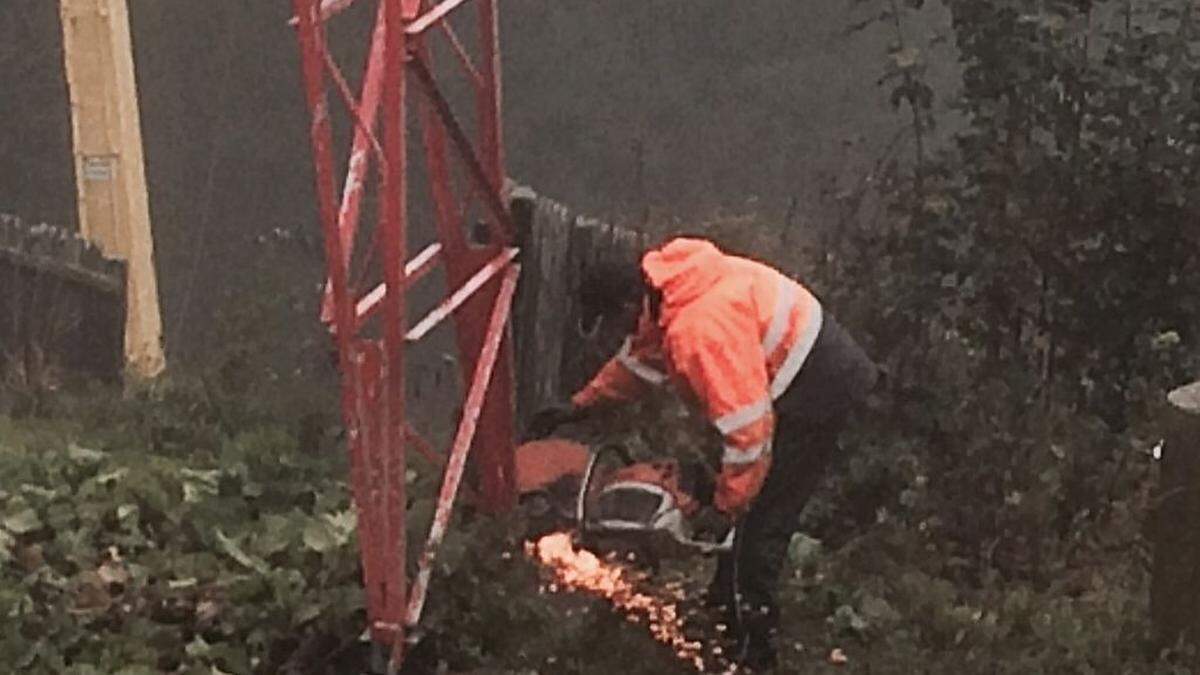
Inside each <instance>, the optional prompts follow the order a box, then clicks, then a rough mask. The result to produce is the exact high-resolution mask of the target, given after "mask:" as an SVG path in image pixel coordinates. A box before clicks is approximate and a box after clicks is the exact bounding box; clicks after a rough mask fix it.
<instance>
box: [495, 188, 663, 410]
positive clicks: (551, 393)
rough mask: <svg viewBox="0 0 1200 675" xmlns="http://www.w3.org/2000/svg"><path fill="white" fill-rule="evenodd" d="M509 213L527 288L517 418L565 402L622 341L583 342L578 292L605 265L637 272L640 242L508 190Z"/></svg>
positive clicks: (518, 316) (518, 311) (522, 297)
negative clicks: (620, 264)
mask: <svg viewBox="0 0 1200 675" xmlns="http://www.w3.org/2000/svg"><path fill="white" fill-rule="evenodd" d="M509 194H510V212H511V213H512V216H513V221H514V226H515V227H516V230H517V245H518V247H520V249H521V259H520V260H521V265H522V274H521V284H520V287H519V289H518V295H517V300H516V307H515V309H514V315H513V330H514V331H515V333H516V340H515V341H514V344H515V345H516V346H517V354H516V360H517V383H516V386H517V416H518V418H519V419H521V420H523V421H524V420H528V419H529V416H530V415H532V414H533V413H534V412H536V411H537V410H539V409H540V408H542V407H543V406H546V405H548V404H551V403H555V402H561V401H562V400H564V399H565V398H566V397H567V396H569V395H570V394H571V393H572V392H573V391H574V390H575V389H576V388H578V387H579V386H581V385H582V384H583V383H584V382H585V381H586V378H587V377H588V376H590V375H591V374H592V372H594V371H595V369H596V368H598V367H599V366H600V365H601V364H602V363H603V362H604V360H605V359H607V358H608V357H610V356H611V355H612V354H613V353H615V352H616V350H617V348H618V346H619V345H620V340H621V339H622V338H623V337H624V336H621V335H615V334H609V333H601V334H599V335H594V336H584V335H581V334H580V332H579V330H578V324H579V316H580V311H579V306H578V289H579V285H580V282H581V280H582V278H583V276H584V274H585V273H586V271H587V270H588V269H589V268H590V267H592V266H593V265H596V264H597V263H599V262H601V261H611V260H626V261H628V262H629V263H631V264H633V263H635V262H636V261H637V258H638V255H639V254H640V252H641V251H642V249H643V248H644V245H645V240H644V238H643V237H642V235H641V234H639V233H637V232H635V231H633V230H629V229H626V228H622V227H616V226H612V225H609V224H608V223H604V222H601V221H599V220H595V219H591V218H585V217H582V216H579V215H577V214H575V213H573V212H572V211H571V210H570V209H568V208H567V207H566V206H564V205H562V204H560V203H558V202H556V201H554V200H552V199H548V198H546V197H542V196H539V195H538V194H537V193H535V192H534V191H533V190H531V189H529V188H527V187H520V186H509Z"/></svg>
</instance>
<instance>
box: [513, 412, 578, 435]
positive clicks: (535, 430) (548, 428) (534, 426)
mask: <svg viewBox="0 0 1200 675" xmlns="http://www.w3.org/2000/svg"><path fill="white" fill-rule="evenodd" d="M585 415H586V413H585V412H584V410H583V409H581V408H577V407H575V406H573V405H555V406H550V407H548V408H543V409H542V410H539V411H538V412H536V413H534V415H533V418H532V419H531V420H529V428H528V429H527V432H528V434H527V435H528V436H529V437H530V438H534V439H537V438H545V437H546V436H549V435H550V434H552V433H554V431H555V430H556V429H558V428H559V427H561V426H562V425H564V424H569V423H571V422H577V421H579V420H581V419H583V417H584V416H585Z"/></svg>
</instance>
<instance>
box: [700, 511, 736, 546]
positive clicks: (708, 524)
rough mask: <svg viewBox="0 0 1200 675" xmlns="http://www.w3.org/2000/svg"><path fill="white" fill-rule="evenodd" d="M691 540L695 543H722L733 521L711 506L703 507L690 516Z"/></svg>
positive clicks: (731, 527)
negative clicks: (695, 541)
mask: <svg viewBox="0 0 1200 675" xmlns="http://www.w3.org/2000/svg"><path fill="white" fill-rule="evenodd" d="M691 525H692V538H694V539H696V540H697V541H711V542H722V541H725V538H726V537H727V536H729V531H730V530H732V529H733V520H732V519H731V518H730V517H729V516H727V515H725V514H724V513H721V512H720V511H718V510H717V509H716V508H714V507H712V506H705V507H703V508H701V509H700V510H699V511H697V512H696V515H694V516H692V522H691Z"/></svg>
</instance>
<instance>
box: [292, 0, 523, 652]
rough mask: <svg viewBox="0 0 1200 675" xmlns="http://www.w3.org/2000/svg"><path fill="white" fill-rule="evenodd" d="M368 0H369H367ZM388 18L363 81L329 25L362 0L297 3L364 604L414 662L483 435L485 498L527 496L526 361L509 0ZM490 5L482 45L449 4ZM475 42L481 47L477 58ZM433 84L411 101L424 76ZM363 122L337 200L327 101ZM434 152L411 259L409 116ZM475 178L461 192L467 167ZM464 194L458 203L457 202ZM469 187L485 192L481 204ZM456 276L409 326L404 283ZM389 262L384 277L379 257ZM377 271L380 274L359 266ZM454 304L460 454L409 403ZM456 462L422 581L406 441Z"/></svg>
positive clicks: (406, 1) (414, 8)
mask: <svg viewBox="0 0 1200 675" xmlns="http://www.w3.org/2000/svg"><path fill="white" fill-rule="evenodd" d="M363 1H366V0H363ZM377 1H378V10H377V12H376V19H375V27H374V31H373V33H372V37H371V47H370V51H369V56H368V57H367V64H366V68H365V72H364V74H363V78H362V81H361V87H360V90H359V91H357V92H356V91H355V90H354V88H353V87H352V86H351V84H350V83H349V81H348V80H347V78H346V77H344V76H343V74H342V70H341V69H340V68H339V66H338V64H337V62H336V61H335V59H334V58H333V56H332V54H331V51H330V49H329V45H328V43H327V39H326V22H328V21H330V20H332V19H333V18H334V17H335V16H336V15H337V14H338V13H340V12H341V11H343V10H345V9H346V8H348V7H349V6H351V5H352V4H353V3H354V0H292V4H293V9H294V11H295V17H294V18H293V21H292V23H293V25H295V26H296V28H297V34H298V37H299V42H300V51H301V56H302V70H303V78H304V86H305V94H306V99H307V103H308V109H309V112H310V113H311V117H312V125H311V128H310V142H311V144H312V152H313V159H314V165H315V170H316V193H317V203H318V208H319V215H320V221H321V227H322V229H323V232H324V239H325V258H326V265H327V274H328V282H327V284H326V291H325V298H324V303H323V306H322V320H323V321H325V322H326V323H327V325H328V326H329V328H330V331H331V333H332V335H333V337H334V340H335V342H336V346H337V352H338V364H339V369H340V372H341V378H342V417H343V419H344V421H345V424H346V428H347V432H348V433H347V437H348V439H349V452H350V471H351V484H352V486H353V491H354V499H355V503H356V505H357V507H358V528H359V541H360V545H361V549H362V560H363V575H364V585H365V587H366V595H367V613H368V619H369V622H370V629H371V634H372V637H373V639H374V640H375V641H376V642H377V643H379V644H381V645H383V646H385V647H389V648H390V649H391V663H392V665H393V666H397V665H398V664H399V663H400V661H401V660H402V659H403V655H404V644H405V640H404V638H405V635H406V634H407V633H408V632H409V629H411V628H412V627H413V626H415V625H416V624H417V622H418V621H419V620H420V616H421V610H422V607H423V606H424V602H425V593H426V590H427V587H428V583H429V576H430V570H431V569H432V565H433V561H434V557H435V555H436V553H437V549H438V545H439V544H440V543H441V540H442V537H443V536H444V534H445V531H446V527H447V525H448V523H449V521H450V515H451V510H452V508H453V504H454V500H455V496H456V495H457V493H458V489H459V484H460V481H461V480H462V477H463V474H464V469H465V466H466V459H467V454H468V452H469V451H470V450H471V449H472V447H473V448H474V451H475V456H476V459H477V466H478V469H479V471H478V473H479V485H478V501H479V503H480V504H481V505H482V506H483V507H484V508H485V509H487V510H490V511H494V512H499V511H503V510H505V509H507V508H509V507H510V506H511V505H512V504H513V503H514V502H515V499H516V493H515V487H514V482H513V466H512V462H513V455H512V438H513V429H512V425H513V419H512V418H513V401H512V398H513V386H512V381H513V372H512V346H511V344H510V339H509V328H508V326H509V321H508V319H509V314H510V311H511V308H512V300H513V294H514V291H515V288H516V281H517V276H518V274H519V269H520V267H519V265H518V264H517V263H516V262H515V260H516V254H517V250H516V249H515V248H514V247H513V242H514V236H515V232H514V228H513V224H512V221H511V219H510V217H509V213H508V209H507V207H506V206H505V204H504V200H503V194H502V190H503V180H504V169H503V167H504V153H503V138H502V134H501V129H500V66H499V49H498V45H499V42H498V25H497V3H498V0H442V1H441V2H437V3H434V2H430V1H429V0H377ZM467 4H474V5H475V9H476V11H477V16H476V22H475V23H476V26H477V27H476V30H477V32H478V35H477V43H475V44H474V48H473V49H471V47H472V45H471V44H469V43H467V41H464V40H463V39H461V38H460V37H459V35H457V34H456V33H455V32H454V30H453V28H452V27H451V26H450V24H449V19H450V17H451V16H452V15H453V14H454V13H455V12H456V10H461V9H462V8H463V6H464V5H467ZM437 36H441V38H440V39H444V40H445V41H446V43H447V45H448V47H449V49H450V50H451V51H452V53H453V54H454V57H455V59H454V61H455V62H456V63H458V64H459V65H460V66H461V67H462V70H463V72H464V73H465V75H466V78H467V81H468V83H469V84H470V86H471V88H472V89H473V92H474V96H473V107H474V119H473V122H474V132H473V133H472V132H471V131H470V130H468V129H467V128H465V127H464V125H463V124H462V123H461V122H460V119H459V118H458V117H456V116H455V114H454V110H453V106H452V105H451V102H450V100H449V99H448V98H447V96H446V95H444V94H443V90H442V88H441V86H440V85H439V82H438V79H437V77H436V76H435V72H434V69H433V67H432V63H431V61H432V55H433V52H432V50H431V45H430V43H429V42H430V40H433V39H437ZM472 53H473V54H474V55H472ZM414 85H415V88H416V90H417V91H418V92H419V94H420V95H421V96H420V97H419V98H417V97H414V98H417V100H415V101H412V102H410V101H409V98H410V96H409V89H410V87H411V86H414ZM331 99H332V100H334V101H337V102H338V103H339V104H340V105H339V106H337V107H338V109H339V110H341V109H344V110H345V112H346V114H348V115H349V121H350V122H351V123H352V124H353V130H354V135H353V141H352V142H351V146H350V154H349V158H348V163H347V167H348V168H347V171H346V177H345V181H344V183H343V185H342V189H341V197H340V200H339V198H338V196H337V195H338V191H337V185H336V184H335V182H334V181H335V176H334V172H335V164H334V147H333V146H334V133H333V124H332V120H331V115H332V111H331V105H330V100H331ZM414 109H415V119H416V121H417V122H418V123H419V127H420V141H421V145H423V147H424V150H425V162H426V169H427V174H428V178H429V183H430V189H431V193H432V194H431V197H432V200H431V201H432V204H433V209H434V213H433V219H434V221H435V222H436V225H437V232H438V240H439V241H438V242H436V243H433V244H431V245H430V246H428V247H427V248H425V249H424V250H423V251H421V252H420V253H418V254H417V255H416V256H415V257H413V258H412V259H411V260H410V259H409V258H408V247H407V243H408V229H409V228H408V218H409V215H410V205H409V195H408V186H409V174H408V171H409V166H408V150H409V147H408V146H409V140H410V139H409V138H408V135H407V132H406V130H407V129H408V128H409V127H410V125H409V119H408V118H409V116H410V114H412V113H413V112H414ZM453 161H456V162H457V167H458V168H459V170H460V171H461V172H462V174H463V175H464V176H465V179H466V182H467V189H466V190H463V192H464V194H463V195H459V194H456V191H457V190H456V185H455V181H454V168H455V166H456V165H455V164H454V163H452V162H453ZM372 166H374V167H375V174H376V177H377V178H376V180H377V181H378V182H377V187H378V189H377V191H376V192H377V195H378V202H379V212H378V217H377V219H376V223H375V227H374V228H373V229H372V231H371V232H370V233H369V235H365V236H364V234H363V230H364V229H368V228H360V227H359V223H360V221H361V219H362V218H361V216H362V205H363V198H364V193H365V188H366V182H367V180H368V176H369V174H370V172H371V167H372ZM460 200H461V201H460ZM469 200H474V201H473V202H471V201H469ZM468 203H475V204H479V205H481V206H482V207H483V208H484V209H485V212H486V214H487V215H486V216H485V222H486V224H487V226H488V230H489V241H490V243H489V244H487V245H482V246H481V245H469V244H468V238H467V236H466V232H465V225H466V223H464V222H463V219H464V216H463V214H464V213H466V212H467V208H466V205H467V204H468ZM439 261H440V262H442V263H443V264H444V265H445V268H446V279H447V283H448V285H449V288H450V289H451V290H450V291H449V292H448V293H447V296H446V298H445V300H444V301H443V302H442V303H441V304H440V305H439V306H438V307H436V308H435V309H434V310H433V311H432V312H430V313H429V314H428V315H427V316H425V317H424V318H423V319H421V320H420V321H416V322H412V323H411V324H410V322H409V317H408V312H407V306H406V303H405V292H406V290H407V289H408V288H409V287H411V286H412V285H413V284H415V283H416V282H417V281H418V280H420V278H421V277H422V276H424V275H425V274H426V273H427V272H428V271H429V270H430V269H431V268H432V267H433V265H434V264H436V263H437V262H439ZM379 269H381V270H382V273H381V274H380V273H379V272H378V271H377V270H379ZM368 273H373V274H375V275H376V277H379V278H376V279H374V280H372V281H370V283H365V284H364V283H362V282H359V281H358V279H359V278H370V277H369V275H368ZM450 316H453V317H454V319H455V326H456V336H457V341H458V348H459V352H460V354H461V359H460V362H461V363H462V364H463V368H464V375H465V376H464V381H466V382H469V383H470V386H469V388H468V390H467V394H466V399H465V401H464V404H463V413H462V419H461V421H460V422H459V425H458V431H457V433H456V434H455V436H454V441H453V443H452V445H451V447H450V450H449V453H448V454H447V455H445V456H443V455H439V454H436V453H434V452H433V451H432V450H431V449H430V447H429V444H428V443H426V442H425V441H424V440H423V439H421V438H420V436H419V435H418V434H417V432H416V430H415V429H414V428H413V426H412V425H411V424H410V423H409V421H408V419H407V418H406V414H405V396H404V392H405V383H404V364H405V349H406V346H407V345H409V344H411V343H413V342H416V341H417V340H419V339H421V338H422V337H423V336H425V335H426V334H427V333H428V332H429V331H430V330H431V329H432V328H433V327H434V326H436V325H438V324H439V323H440V322H442V321H443V320H445V319H446V318H447V317H450ZM408 445H412V446H413V447H414V448H415V449H417V450H418V452H420V453H422V454H423V455H425V456H426V457H427V458H429V459H431V460H432V461H434V462H435V463H436V464H437V465H440V466H443V467H444V470H445V473H444V478H443V483H442V488H441V491H440V493H439V495H438V502H437V509H436V513H435V516H434V520H433V524H432V527H431V528H430V532H429V536H428V540H427V541H426V543H425V548H424V549H423V551H422V553H421V555H420V556H419V558H418V562H417V566H416V570H417V571H416V575H415V578H414V580H413V582H412V584H411V586H410V584H409V579H408V578H407V574H406V573H405V569H406V560H408V549H407V542H406V541H405V534H404V533H405V515H406V513H405V505H406V496H405V473H406V471H405V469H406V461H407V447H408Z"/></svg>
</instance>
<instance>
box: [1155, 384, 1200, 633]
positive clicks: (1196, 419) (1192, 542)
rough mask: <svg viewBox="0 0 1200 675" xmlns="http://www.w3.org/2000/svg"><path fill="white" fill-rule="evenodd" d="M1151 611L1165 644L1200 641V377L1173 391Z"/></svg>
mask: <svg viewBox="0 0 1200 675" xmlns="http://www.w3.org/2000/svg"><path fill="white" fill-rule="evenodd" d="M1168 400H1169V402H1170V404H1171V405H1170V408H1169V410H1168V412H1167V414H1166V418H1165V425H1164V443H1163V448H1162V465H1161V473H1160V475H1161V479H1160V480H1161V485H1160V488H1159V496H1158V499H1157V500H1156V501H1157V504H1158V508H1157V510H1156V512H1155V514H1154V520H1153V521H1152V522H1153V528H1154V531H1153V539H1154V572H1153V575H1154V576H1153V579H1152V581H1151V588H1150V610H1151V616H1152V618H1153V620H1154V628H1155V633H1156V635H1157V639H1158V641H1159V643H1160V644H1161V645H1162V646H1164V647H1166V646H1170V645H1172V644H1174V643H1175V642H1176V641H1178V640H1179V639H1180V638H1183V639H1184V640H1186V641H1188V642H1191V643H1192V644H1198V645H1200V527H1198V526H1197V524H1200V382H1196V383H1194V384H1190V385H1188V386H1186V387H1180V388H1179V389H1176V390H1175V391H1172V392H1171V393H1170V395H1169V396H1168Z"/></svg>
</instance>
